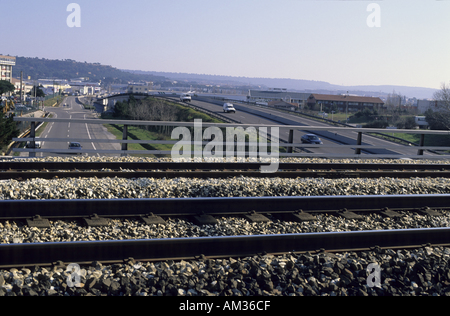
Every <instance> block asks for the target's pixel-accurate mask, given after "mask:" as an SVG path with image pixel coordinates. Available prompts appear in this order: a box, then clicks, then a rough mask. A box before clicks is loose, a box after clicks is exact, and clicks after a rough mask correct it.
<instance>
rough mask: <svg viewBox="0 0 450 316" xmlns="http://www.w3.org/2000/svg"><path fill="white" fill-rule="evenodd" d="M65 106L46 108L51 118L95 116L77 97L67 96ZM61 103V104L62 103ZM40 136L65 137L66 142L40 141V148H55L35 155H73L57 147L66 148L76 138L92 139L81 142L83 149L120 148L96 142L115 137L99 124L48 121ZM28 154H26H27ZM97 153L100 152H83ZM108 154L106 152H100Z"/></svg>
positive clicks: (113, 144) (115, 145)
mask: <svg viewBox="0 0 450 316" xmlns="http://www.w3.org/2000/svg"><path fill="white" fill-rule="evenodd" d="M64 103H66V104H67V106H60V107H56V108H46V109H45V110H46V111H49V112H51V113H52V114H53V118H62V119H93V118H96V117H97V116H96V115H95V113H94V112H93V111H92V110H86V109H84V107H83V105H82V104H81V103H80V102H78V101H77V97H67V98H66V99H65V101H64ZM64 103H63V104H64ZM40 137H41V138H67V142H45V141H44V142H42V144H41V146H42V149H55V152H54V153H53V152H52V153H36V156H37V157H44V156H66V157H67V156H73V155H72V154H63V153H58V149H65V150H66V149H68V145H69V142H76V141H77V140H78V139H92V142H88V143H81V145H82V146H83V149H94V150H100V149H102V150H120V149H121V146H120V144H118V143H96V142H95V139H115V137H114V136H113V135H112V134H111V133H109V132H108V131H107V130H106V128H105V127H104V126H102V125H99V124H81V123H70V122H69V123H53V122H51V123H49V124H48V125H47V126H46V128H45V130H44V132H43V133H42V134H41V136H40ZM27 155H28V154H27ZM83 155H96V156H97V155H98V156H100V154H83ZM102 155H108V154H102Z"/></svg>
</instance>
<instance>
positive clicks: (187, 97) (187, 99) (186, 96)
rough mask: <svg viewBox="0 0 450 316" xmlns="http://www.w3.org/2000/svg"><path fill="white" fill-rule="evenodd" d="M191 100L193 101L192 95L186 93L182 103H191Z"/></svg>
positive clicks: (183, 95) (181, 97) (181, 98)
mask: <svg viewBox="0 0 450 316" xmlns="http://www.w3.org/2000/svg"><path fill="white" fill-rule="evenodd" d="M191 100H192V97H191V95H190V94H187V93H185V94H182V95H181V96H180V101H181V102H191Z"/></svg>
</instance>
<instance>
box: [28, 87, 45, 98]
mask: <svg viewBox="0 0 450 316" xmlns="http://www.w3.org/2000/svg"><path fill="white" fill-rule="evenodd" d="M36 88H37V90H36V97H38V98H40V97H45V93H44V91H42V89H40V88H39V87H36V86H33V89H31V91H30V92H29V94H30V96H32V97H34V90H35V89H36Z"/></svg>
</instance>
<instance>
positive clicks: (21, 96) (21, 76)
mask: <svg viewBox="0 0 450 316" xmlns="http://www.w3.org/2000/svg"><path fill="white" fill-rule="evenodd" d="M22 84H23V71H21V72H20V104H23V91H22Z"/></svg>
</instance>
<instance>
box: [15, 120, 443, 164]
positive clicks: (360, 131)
mask: <svg viewBox="0 0 450 316" xmlns="http://www.w3.org/2000/svg"><path fill="white" fill-rule="evenodd" d="M14 120H15V121H19V122H30V123H31V128H30V133H29V136H27V137H26V138H14V139H13V141H15V142H27V141H29V142H30V143H31V146H30V147H31V148H15V149H13V151H14V152H28V153H29V157H35V156H36V153H61V154H73V153H74V151H73V150H70V149H41V148H34V147H35V142H37V141H40V142H44V141H45V142H46V143H47V142H55V143H56V142H66V143H69V142H71V141H76V142H80V143H117V144H121V149H120V150H95V149H81V150H77V152H80V153H88V154H89V153H95V154H117V155H121V156H124V155H131V154H139V155H141V154H153V155H170V154H171V153H172V151H170V150H129V149H128V144H169V145H170V144H173V145H175V144H178V145H189V144H191V145H192V146H194V151H192V154H200V153H201V152H202V150H203V149H202V148H200V147H198V146H205V145H207V144H210V142H211V139H209V140H208V139H197V140H195V141H194V137H192V138H191V139H192V141H191V140H189V141H182V140H177V139H174V140H131V139H129V135H128V127H129V126H172V127H174V128H176V127H187V128H190V129H191V130H192V129H195V128H196V123H195V122H173V121H165V122H163V121H156V122H155V121H132V120H100V119H56V118H23V117H15V118H14ZM38 122H39V123H41V122H43V123H45V122H54V123H81V124H93V125H95V124H114V125H123V126H124V127H123V135H122V139H90V138H89V139H69V138H40V137H36V136H35V135H36V134H35V128H36V125H37V123H38ZM197 127H198V125H197ZM207 127H218V128H227V127H231V128H237V127H242V128H243V129H246V128H249V127H254V128H255V129H261V128H266V130H267V138H268V140H269V141H270V140H271V136H273V135H270V134H271V132H273V131H274V128H278V130H279V131H281V130H284V131H285V134H286V135H287V137H283V136H280V138H279V139H274V140H272V141H275V142H277V140H278V142H277V143H278V145H279V147H281V148H285V150H281V151H279V152H278V156H279V157H326V158H361V157H364V158H411V159H417V158H422V159H423V158H426V159H449V158H450V147H445V146H425V145H424V143H425V136H426V135H445V136H449V135H450V131H435V130H415V129H414V130H404V129H402V130H389V131H388V132H389V133H408V134H419V135H421V137H420V144H419V146H414V147H413V146H412V145H411V146H402V145H399V144H394V143H387V144H389V145H383V146H373V145H370V144H363V135H364V134H368V133H386V132H387V131H386V130H385V129H374V128H349V127H332V126H327V127H324V126H298V125H265V124H236V123H232V124H228V123H205V122H201V128H207ZM305 130H307V131H308V132H310V131H318V132H322V133H323V132H331V133H340V132H349V131H350V132H353V133H354V135H355V138H354V139H353V141H354V144H333V145H323V144H322V145H318V144H304V143H294V141H293V140H294V133H295V131H305ZM201 135H203V131H202V134H201ZM279 135H281V132H280V133H279ZM225 139H226V137H225V136H224V137H223V140H225ZM233 144H234V145H236V144H237V143H236V142H231V143H227V142H225V141H224V142H223V143H222V145H223V146H226V145H233ZM240 144H242V143H240ZM245 144H246V145H255V144H256V145H257V144H260V143H259V141H258V142H257V143H249V142H246V143H245ZM391 144H392V145H391ZM195 146H197V147H195ZM267 147H268V149H269V150H270V148H271V144H267ZM314 148H327V149H334V148H336V149H344V148H348V149H350V151H349V152H352V153H348V154H342V153H313V152H311V151H310V149H314ZM375 149H378V150H381V151H384V152H382V153H378V154H370V155H367V154H364V151H368V150H372V151H373V150H375ZM399 149H408V151H409V152H411V154H398V153H396V152H395V150H399ZM426 151H429V152H427V155H424V152H426ZM223 153H225V150H223Z"/></svg>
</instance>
